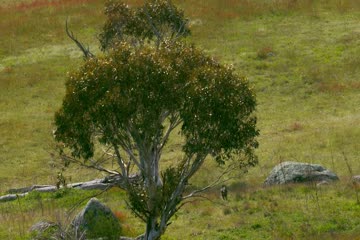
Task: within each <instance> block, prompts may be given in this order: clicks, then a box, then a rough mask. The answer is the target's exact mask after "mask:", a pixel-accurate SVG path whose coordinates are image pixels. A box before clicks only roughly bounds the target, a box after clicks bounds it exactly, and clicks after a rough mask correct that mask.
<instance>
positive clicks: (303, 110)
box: [0, 0, 360, 239]
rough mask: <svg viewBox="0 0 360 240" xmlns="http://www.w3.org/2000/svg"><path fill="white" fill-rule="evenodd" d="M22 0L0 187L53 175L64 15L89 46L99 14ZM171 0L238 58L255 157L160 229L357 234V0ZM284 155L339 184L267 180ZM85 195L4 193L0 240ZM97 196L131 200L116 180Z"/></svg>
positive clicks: (8, 45) (7, 12)
mask: <svg viewBox="0 0 360 240" xmlns="http://www.w3.org/2000/svg"><path fill="white" fill-rule="evenodd" d="M18 2H20V1H18ZM21 2H25V3H26V4H27V5H26V4H23V5H16V4H14V2H13V1H8V0H0V15H1V18H0V36H1V38H0V136H1V137H0V163H1V167H0V192H5V191H6V190H7V189H9V188H13V187H23V186H28V185H31V184H50V183H53V184H54V183H55V181H56V174H57V172H58V171H59V167H58V163H56V162H54V161H53V160H52V159H51V156H50V152H51V151H52V146H53V142H52V128H53V125H52V120H53V115H54V112H55V111H56V110H57V109H58V108H59V106H60V105H61V100H62V97H63V95H64V82H65V79H66V74H67V72H68V71H71V70H74V69H76V68H77V67H78V66H79V65H80V64H81V62H82V59H81V54H80V52H79V51H77V49H76V47H74V45H73V44H72V42H71V41H70V40H69V39H68V38H67V37H66V34H65V31H64V24H65V20H66V19H67V17H69V23H70V28H71V30H73V31H74V33H76V35H77V37H78V38H79V39H80V40H81V41H83V42H84V43H87V44H89V45H90V47H91V49H93V50H94V51H98V47H97V45H96V44H97V42H96V41H97V40H96V33H98V32H99V31H100V29H101V25H102V23H103V20H104V16H103V14H102V10H103V1H101V0H91V1H78V0H76V1H75V0H74V1H70V0H62V1H42V0H37V1H30V0H29V1H21ZM31 2H33V3H32V4H29V3H31ZM129 2H132V3H134V2H139V1H129ZM176 2H178V3H179V4H180V6H182V7H183V8H184V9H185V12H186V14H187V15H188V16H189V17H190V18H191V23H192V32H193V36H192V37H191V41H193V42H195V43H196V44H197V45H199V46H201V47H202V48H204V49H205V50H206V51H207V52H208V53H209V54H211V55H214V56H215V57H216V58H218V59H220V60H221V61H222V62H225V63H228V64H233V66H234V68H235V69H236V71H237V72H238V73H239V74H241V75H245V76H247V77H248V79H249V81H250V82H251V84H252V85H253V87H254V88H255V91H256V94H257V99H258V108H257V116H258V126H259V129H260V133H261V136H260V137H259V142H260V147H259V149H258V150H257V155H258V156H259V160H260V162H259V165H258V166H257V167H255V168H253V169H251V170H250V172H249V173H248V174H247V175H245V176H244V177H243V178H242V179H239V180H238V181H234V183H233V185H232V187H231V191H230V194H231V196H230V202H229V203H226V206H223V205H221V204H224V203H223V202H220V201H219V199H218V195H217V192H216V193H212V192H210V193H209V194H208V197H209V198H210V199H212V200H213V201H214V202H215V203H214V202H206V201H205V202H197V203H193V204H189V205H188V206H186V207H185V208H184V209H183V210H182V211H180V212H179V214H178V215H177V217H176V218H175V219H174V222H173V223H172V224H171V225H170V226H169V229H168V232H167V234H166V236H165V237H164V239H239V237H240V238H242V239H309V236H312V237H313V239H356V237H357V236H358V235H359V234H360V220H359V219H360V216H359V212H360V211H359V210H360V209H359V207H358V206H357V205H355V195H354V194H355V191H354V190H353V189H351V187H350V186H349V185H348V179H349V177H350V174H349V172H348V169H347V166H346V163H345V161H344V155H345V156H346V157H347V159H348V163H349V165H350V166H351V168H352V170H353V172H354V173H355V174H360V164H359V160H358V153H359V149H360V144H359V139H360V127H359V126H360V109H359V106H360V79H359V78H360V68H359V66H360V58H359V55H360V11H359V10H360V4H359V2H358V1H356V0H328V1H325V0H322V1H321V0H299V1H290V0H272V1H265V0H256V1H245V0H239V1H235V0H223V1H220V0H208V1H196V0H187V1H185V2H184V1H176ZM290 3H292V4H290ZM180 141H181V140H180V139H179V137H177V136H173V138H172V139H171V141H170V142H169V144H170V146H169V147H168V151H167V152H166V153H165V154H164V160H165V162H166V164H171V163H172V162H174V161H176V160H177V159H179V158H180V154H179V150H180V149H181V144H180ZM285 160H293V161H304V162H313V163H320V164H323V165H324V166H325V167H327V168H330V169H331V170H333V171H335V172H336V173H337V174H338V175H339V176H340V179H341V183H339V184H336V185H334V186H330V187H326V188H321V189H319V190H316V188H314V187H313V186H297V187H295V186H294V187H280V188H265V189H264V188H262V187H261V184H262V182H263V181H264V179H265V178H266V176H267V174H268V173H269V172H270V170H271V169H272V168H273V166H274V165H276V164H277V163H279V162H281V161H285ZM214 172H216V169H215V164H212V163H210V162H209V163H208V164H207V165H206V166H204V169H202V170H201V171H200V172H199V173H198V174H197V175H196V176H195V178H194V182H193V184H194V185H195V186H196V185H201V184H203V183H205V182H206V176H209V175H212V176H213V175H214V174H213V173H214ZM64 174H65V176H66V177H67V178H71V180H72V181H73V182H74V181H80V180H88V179H91V178H95V177H102V175H101V174H99V173H95V172H89V171H88V170H84V169H81V168H79V167H75V166H73V167H72V168H71V169H69V170H67V171H66V172H65V173H64ZM239 182H241V183H242V185H241V184H239ZM243 185H245V186H243ZM241 186H242V187H241ZM90 194H93V193H88V192H77V191H70V193H66V194H64V196H62V197H59V198H54V196H52V195H51V194H50V195H41V196H40V197H39V196H35V197H34V196H32V195H30V196H29V197H27V198H24V199H21V200H20V201H19V202H12V203H1V204H0V213H1V214H0V226H1V227H0V239H24V238H25V236H26V234H27V230H28V228H29V227H30V226H31V225H32V224H33V223H35V222H36V221H37V220H39V219H40V218H42V217H46V218H50V219H53V220H56V218H59V219H60V220H61V221H64V219H63V218H64V213H65V212H66V209H68V208H70V207H71V205H74V204H75V203H76V202H77V201H79V199H81V197H85V196H89V195H90ZM39 198H40V199H41V201H40V200H39ZM47 199H50V200H47ZM102 199H103V200H104V201H105V202H107V203H108V204H109V205H110V206H111V207H112V208H113V209H115V210H116V209H119V208H120V209H121V211H122V209H125V202H124V194H123V193H122V192H119V191H116V190H113V191H111V192H110V193H107V194H105V195H103V196H102ZM54 205H55V206H54ZM44 206H46V207H44ZM124 211H125V212H126V216H127V219H126V222H127V224H129V225H128V233H129V234H130V235H132V236H135V235H136V234H139V233H141V231H142V230H143V225H142V224H141V223H140V222H139V221H138V220H136V219H135V218H134V217H133V216H132V215H131V214H130V213H129V211H128V210H124ZM220 223H221V224H220ZM184 229H186V231H184ZM184 232H185V235H184Z"/></svg>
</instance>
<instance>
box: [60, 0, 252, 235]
mask: <svg viewBox="0 0 360 240" xmlns="http://www.w3.org/2000/svg"><path fill="white" fill-rule="evenodd" d="M105 13H106V15H107V17H108V18H107V21H106V23H105V25H104V28H103V32H102V33H101V34H100V44H101V48H102V50H103V54H101V55H99V56H95V55H94V54H89V53H87V54H86V51H87V50H88V49H86V48H82V50H83V52H84V56H85V61H84V63H83V65H82V66H81V67H80V69H78V70H77V71H75V72H73V73H71V74H70V75H69V77H68V79H67V82H66V95H65V97H64V100H63V104H62V107H61V108H60V109H59V110H58V111H57V112H56V114H55V125H56V131H55V139H56V140H57V141H58V142H59V146H61V147H60V149H59V150H60V156H61V157H62V159H64V160H65V161H66V162H67V163H70V162H76V163H80V164H81V165H84V166H87V167H91V168H94V169H97V170H100V171H104V172H107V173H109V174H114V175H116V176H117V177H118V178H119V179H120V180H121V182H122V183H123V184H122V187H123V188H124V190H125V191H126V192H127V193H128V199H129V205H130V207H131V209H132V210H133V212H134V213H135V214H136V215H137V216H138V217H139V218H140V219H142V220H143V221H144V222H145V223H146V230H145V233H144V236H143V237H144V239H159V238H160V236H161V235H162V234H163V233H164V232H165V230H166V228H167V226H168V224H169V221H170V219H171V217H172V216H173V215H174V214H175V213H176V212H177V211H178V209H179V208H180V207H181V206H183V204H184V203H186V202H187V201H188V199H189V198H191V197H196V196H197V195H198V194H199V193H201V192H202V191H203V190H206V189H207V188H208V187H210V186H205V187H204V188H201V189H199V190H193V191H189V190H187V187H188V184H189V181H190V179H191V177H192V176H193V175H194V174H195V173H196V172H197V171H198V170H199V169H200V168H201V166H202V165H203V164H204V162H205V161H208V160H209V161H210V160H211V159H214V160H215V161H216V162H218V163H219V164H220V165H224V164H226V163H227V162H229V161H232V159H236V162H237V166H239V167H240V168H243V169H246V168H247V167H249V166H253V165H255V164H256V163H257V159H256V157H255V155H254V153H253V150H254V149H255V148H256V147H257V142H256V139H255V138H256V136H257V135H258V130H257V128H256V117H255V116H254V110H255V107H256V101H255V96H254V92H253V90H252V89H251V88H250V86H249V83H248V81H247V80H246V78H244V77H240V76H238V75H237V74H236V73H235V71H234V69H233V68H232V67H229V66H226V65H223V64H221V63H219V62H218V61H217V60H215V59H214V58H212V57H210V56H207V55H206V54H205V53H204V52H203V51H201V50H199V49H198V48H196V47H195V46H194V45H191V44H188V43H186V42H185V41H182V40H181V39H182V38H183V37H185V36H187V35H189V33H190V30H189V28H188V26H187V20H186V19H185V18H184V15H183V12H182V11H180V10H179V9H177V8H176V7H175V6H174V5H173V4H172V3H171V2H169V1H164V0H152V1H148V2H146V3H145V4H144V5H143V6H140V7H137V8H130V7H129V6H127V5H125V4H123V3H119V2H110V3H108V5H107V7H106V11H105ZM156 13H158V14H156ZM70 35H71V36H73V34H72V33H71V34H70ZM74 39H75V38H73V40H74ZM78 43H79V42H78ZM79 44H80V45H81V43H79ZM84 50H85V51H84ZM176 134H179V135H180V136H181V138H182V139H183V140H182V143H183V145H182V148H181V160H179V161H174V163H173V164H172V166H170V167H164V166H163V161H162V154H163V152H164V149H166V147H167V144H168V142H169V138H170V137H171V136H174V135H176ZM100 151H101V152H102V154H96V153H98V152H100ZM107 160H111V161H115V162H116V163H117V166H116V168H114V169H108V168H106V165H104V164H103V163H104V162H106V161H107ZM133 173H138V175H139V178H138V179H137V181H134V179H133Z"/></svg>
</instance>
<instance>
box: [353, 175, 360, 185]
mask: <svg viewBox="0 0 360 240" xmlns="http://www.w3.org/2000/svg"><path fill="white" fill-rule="evenodd" d="M351 179H352V181H353V183H358V184H360V175H357V176H352V178H351Z"/></svg>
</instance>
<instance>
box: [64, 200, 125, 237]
mask: <svg viewBox="0 0 360 240" xmlns="http://www.w3.org/2000/svg"><path fill="white" fill-rule="evenodd" d="M71 224H72V231H73V232H75V235H77V236H84V238H85V239H97V238H104V239H108V240H113V239H116V240H118V239H119V237H120V234H121V226H120V223H119V220H118V219H117V218H116V217H115V215H114V214H113V213H112V212H111V210H110V209H109V208H108V207H107V206H105V205H104V204H102V203H101V202H99V200H97V199H96V198H92V199H90V201H89V202H88V203H87V204H86V206H85V208H84V209H83V210H82V211H81V212H80V213H79V214H78V215H77V216H76V217H75V218H74V220H73V221H72V223H71Z"/></svg>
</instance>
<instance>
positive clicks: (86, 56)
mask: <svg viewBox="0 0 360 240" xmlns="http://www.w3.org/2000/svg"><path fill="white" fill-rule="evenodd" d="M65 31H66V34H67V35H68V37H69V38H70V39H71V40H73V41H74V42H75V44H76V46H78V48H79V49H80V50H81V51H82V52H83V54H84V59H89V58H93V57H95V55H94V54H92V53H91V52H90V49H89V47H87V48H86V47H84V45H83V44H82V43H81V42H80V41H79V40H77V39H76V37H75V36H74V33H73V32H72V31H70V30H69V27H68V20H67V19H66V22H65Z"/></svg>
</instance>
